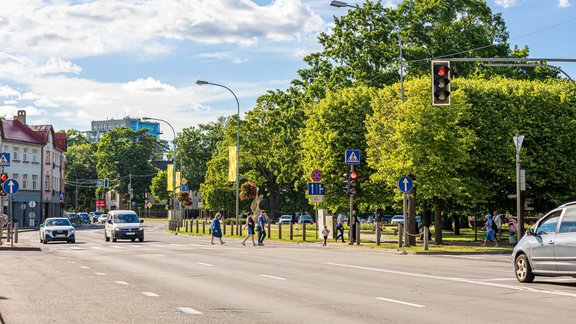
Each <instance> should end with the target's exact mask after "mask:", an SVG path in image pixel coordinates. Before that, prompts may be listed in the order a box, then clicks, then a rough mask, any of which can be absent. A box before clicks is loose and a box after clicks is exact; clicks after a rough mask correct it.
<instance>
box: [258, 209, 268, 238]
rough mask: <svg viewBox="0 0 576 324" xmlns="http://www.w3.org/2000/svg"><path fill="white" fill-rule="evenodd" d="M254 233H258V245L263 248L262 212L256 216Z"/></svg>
mask: <svg viewBox="0 0 576 324" xmlns="http://www.w3.org/2000/svg"><path fill="white" fill-rule="evenodd" d="M256 232H258V245H259V246H264V238H266V212H265V211H262V212H261V213H260V216H258V223H257V224H256Z"/></svg>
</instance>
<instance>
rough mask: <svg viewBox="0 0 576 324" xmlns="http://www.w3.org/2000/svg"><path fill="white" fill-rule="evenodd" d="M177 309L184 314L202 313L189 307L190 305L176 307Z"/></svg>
mask: <svg viewBox="0 0 576 324" xmlns="http://www.w3.org/2000/svg"><path fill="white" fill-rule="evenodd" d="M178 310H179V311H181V312H182V313H184V314H189V315H202V312H199V311H197V310H195V309H194V308H190V307H178Z"/></svg>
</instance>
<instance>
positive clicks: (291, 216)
mask: <svg viewBox="0 0 576 324" xmlns="http://www.w3.org/2000/svg"><path fill="white" fill-rule="evenodd" d="M281 218H292V216H286V215H284V216H282V217H281Z"/></svg>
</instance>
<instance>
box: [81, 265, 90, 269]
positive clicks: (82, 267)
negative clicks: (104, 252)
mask: <svg viewBox="0 0 576 324" xmlns="http://www.w3.org/2000/svg"><path fill="white" fill-rule="evenodd" d="M80 269H90V267H87V266H80Z"/></svg>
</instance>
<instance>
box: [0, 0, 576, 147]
mask: <svg viewBox="0 0 576 324" xmlns="http://www.w3.org/2000/svg"><path fill="white" fill-rule="evenodd" d="M384 2H385V3H387V4H388V5H390V6H394V5H395V4H397V3H399V0H396V1H393V0H387V1H384ZM329 3H330V1H329V0H252V1H250V0H138V1H137V0H130V1H129V0H96V1H88V0H75V1H66V0H26V1H23V0H2V10H1V11H0V43H1V44H2V47H1V48H0V115H6V116H7V118H9V119H11V118H12V116H14V115H15V114H16V111H17V110H20V109H25V110H26V111H27V115H28V123H29V124H35V125H36V124H52V125H54V127H55V128H56V130H59V129H71V128H74V129H79V130H88V129H89V128H90V122H91V121H92V120H105V119H109V118H123V117H125V116H131V117H135V118H140V117H143V116H148V117H156V118H162V119H165V120H167V121H168V122H170V123H171V124H172V125H173V126H174V128H175V129H176V131H177V132H178V131H180V130H181V129H182V128H185V127H189V126H194V125H197V124H199V123H207V122H211V121H215V120H216V119H217V118H218V116H222V115H231V114H234V113H236V103H235V101H234V98H233V97H232V95H231V94H230V93H229V92H227V91H226V90H225V89H222V88H219V87H214V86H202V87H200V86H197V85H196V84H195V82H196V80H198V79H202V80H206V81H211V82H214V83H221V84H224V85H226V86H228V87H229V88H231V89H232V90H233V91H234V92H235V93H236V95H237V96H238V98H239V100H240V108H241V111H242V112H245V111H247V110H249V109H251V108H252V107H253V106H254V103H255V100H256V98H257V97H258V96H259V95H261V94H263V93H265V91H266V90H269V89H286V88H287V87H288V84H289V82H290V81H291V80H292V79H294V78H296V76H297V74H296V71H297V70H298V69H301V68H305V67H306V66H305V65H304V64H303V62H302V58H303V57H304V56H305V55H307V54H309V53H311V52H314V51H318V50H319V49H320V48H319V46H318V44H317V41H316V37H317V36H318V34H319V33H320V32H322V31H330V30H331V28H332V23H333V15H343V14H345V13H346V11H347V10H345V9H344V8H334V7H330V6H329ZM348 3H349V4H351V5H355V4H361V3H363V1H348ZM487 3H488V5H489V6H490V7H491V8H492V10H493V12H498V13H501V14H502V16H503V17H504V20H505V22H506V24H507V27H508V30H509V33H510V39H511V43H512V44H513V45H514V44H517V45H519V46H520V47H523V46H524V45H528V46H529V48H530V56H531V57H551V58H576V42H574V39H575V37H574V33H575V32H576V0H488V1H487ZM558 65H559V66H561V67H562V68H563V69H564V70H565V71H566V72H568V73H569V74H570V75H571V76H572V77H573V78H576V63H567V64H558ZM162 128H163V129H164V130H166V129H167V128H166V126H165V125H162ZM163 138H165V139H167V140H171V139H172V134H171V132H165V135H163Z"/></svg>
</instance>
